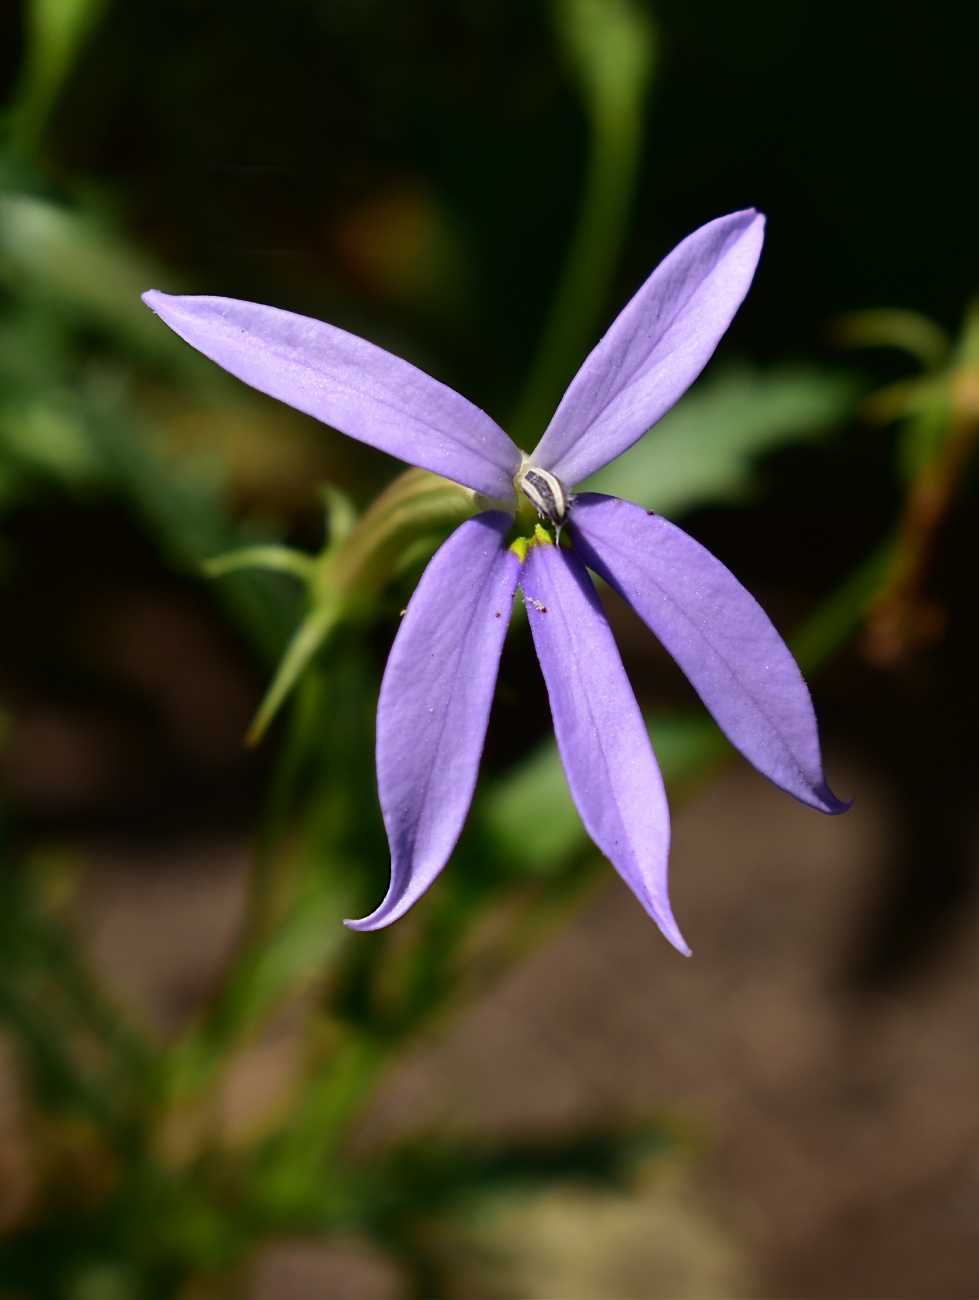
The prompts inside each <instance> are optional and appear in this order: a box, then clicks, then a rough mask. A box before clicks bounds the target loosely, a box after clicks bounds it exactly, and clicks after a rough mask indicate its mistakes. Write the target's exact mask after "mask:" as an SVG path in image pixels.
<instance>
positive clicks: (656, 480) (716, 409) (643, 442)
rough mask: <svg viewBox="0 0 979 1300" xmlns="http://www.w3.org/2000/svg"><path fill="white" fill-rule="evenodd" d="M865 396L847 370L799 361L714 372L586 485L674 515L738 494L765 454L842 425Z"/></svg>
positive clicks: (584, 487)
mask: <svg viewBox="0 0 979 1300" xmlns="http://www.w3.org/2000/svg"><path fill="white" fill-rule="evenodd" d="M859 395H860V389H859V387H858V384H857V382H856V381H855V380H854V379H853V378H851V377H850V376H848V375H841V374H835V373H831V372H826V371H819V370H814V369H803V368H801V367H800V368H791V369H790V368H785V369H776V370H767V371H766V370H759V369H739V370H731V371H727V372H725V373H722V374H719V375H716V376H712V377H711V378H710V379H707V380H706V381H704V382H703V383H701V384H698V385H697V387H696V388H694V389H693V390H692V391H691V392H690V393H688V394H687V395H686V396H685V397H684V398H682V399H681V400H680V401H679V402H678V403H677V405H676V406H674V407H673V409H672V410H671V411H668V412H667V414H666V415H664V416H663V418H662V420H660V422H659V423H658V424H657V425H656V426H655V427H654V428H653V429H651V430H650V431H649V433H647V434H646V436H645V437H644V438H641V439H640V440H639V442H637V443H636V445H635V446H634V447H631V448H630V449H629V450H628V451H627V452H625V453H624V454H623V455H621V456H620V457H619V458H618V459H617V460H615V461H613V463H612V464H611V465H608V466H606V468H605V469H602V470H599V471H598V473H597V474H593V475H592V477H591V478H590V479H588V480H587V482H585V483H583V484H582V485H581V488H582V490H584V491H588V492H607V493H608V494H609V495H610V496H620V497H625V498H626V499H627V500H629V501H635V502H636V504H637V505H641V506H645V507H646V509H647V510H655V511H657V512H658V513H659V514H664V515H668V516H671V517H676V516H678V515H682V514H683V513H684V512H685V511H688V510H693V509H695V508H697V507H699V506H704V505H709V504H712V503H714V502H718V501H731V500H737V499H738V498H739V497H741V496H743V495H744V494H745V493H746V491H747V490H748V489H749V488H750V485H751V471H752V466H753V464H754V462H755V460H756V459H757V458H758V457H759V456H761V455H763V454H764V453H765V452H769V451H773V450H774V449H775V448H776V447H780V446H784V445H786V444H788V443H792V442H803V441H806V440H809V439H813V438H817V437H819V436H821V435H823V434H827V433H829V432H831V431H832V430H833V429H836V428H839V427H840V425H842V424H843V423H844V422H845V421H846V420H847V419H848V418H849V417H850V416H851V415H852V414H853V412H854V410H855V407H856V404H857V400H858V398H859Z"/></svg>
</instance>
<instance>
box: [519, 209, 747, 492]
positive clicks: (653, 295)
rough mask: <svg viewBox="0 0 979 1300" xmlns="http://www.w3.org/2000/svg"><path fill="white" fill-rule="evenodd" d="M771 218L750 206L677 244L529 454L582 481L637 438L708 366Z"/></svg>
mask: <svg viewBox="0 0 979 1300" xmlns="http://www.w3.org/2000/svg"><path fill="white" fill-rule="evenodd" d="M764 235H765V218H764V217H763V216H761V215H760V214H759V213H757V212H755V210H754V208H748V209H747V210H746V211H744V212H733V213H731V215H730V216H727V217H718V219H717V220H716V221H711V222H708V224H707V225H706V226H701V227H700V229H699V230H695V231H694V232H693V234H692V235H688V236H687V238H686V239H685V240H684V241H683V242H682V243H681V244H678V245H677V247H676V248H674V250H673V252H672V253H670V254H669V256H667V257H666V258H664V260H663V261H662V262H660V264H659V266H658V267H657V268H656V270H655V271H654V272H653V273H652V275H651V276H650V277H649V279H648V280H647V281H646V283H645V284H644V285H643V286H642V288H641V289H640V290H639V292H638V293H637V294H636V295H635V297H634V298H633V299H632V301H631V302H629V303H628V304H627V305H626V307H625V308H623V310H622V311H621V312H620V313H619V315H618V317H617V318H616V319H615V321H613V323H612V325H611V327H610V328H609V331H608V333H607V334H606V335H605V337H604V338H603V339H602V340H601V341H600V342H599V344H598V345H597V347H596V348H595V349H594V350H593V351H592V353H591V355H590V356H589V357H588V358H587V359H586V360H585V363H584V365H583V366H582V367H581V369H580V370H579V371H578V373H577V375H575V377H574V379H573V380H572V381H571V385H570V387H569V388H568V391H567V392H566V393H565V394H564V397H563V398H562V399H561V404H560V406H559V407H558V408H557V410H556V411H555V413H554V418H553V419H552V420H551V423H550V425H549V426H548V428H547V432H546V433H545V434H544V437H543V438H542V439H541V441H540V443H539V444H538V446H537V448H536V450H535V451H534V452H533V454H532V455H531V457H530V459H531V461H532V462H533V464H535V465H540V466H542V467H543V468H544V469H549V470H550V471H551V473H552V474H556V475H557V476H558V478H560V479H562V480H563V481H564V482H565V483H567V484H569V485H571V486H573V485H574V484H575V483H580V482H581V481H582V480H583V479H586V478H587V477H588V475H589V474H594V473H595V471H596V470H599V469H601V468H602V466H603V465H607V464H608V463H609V461H611V460H614V459H615V457H616V456H618V455H620V454H621V453H622V452H624V451H625V450H626V448H627V447H631V446H632V444H633V443H634V442H637V441H638V440H639V439H640V438H641V437H642V435H643V434H644V433H645V432H646V430H647V429H650V428H652V426H653V425H654V424H655V423H656V421H657V420H658V419H660V418H661V417H662V416H663V415H665V414H666V412H667V411H668V410H669V409H670V407H671V406H672V405H673V403H674V402H675V401H676V400H677V399H678V398H679V397H681V396H682V395H683V394H684V393H685V392H686V390H687V389H688V388H689V387H690V385H691V384H692V383H693V381H694V380H695V379H696V378H697V376H698V375H699V374H700V372H701V370H703V368H704V366H705V365H706V364H707V362H708V361H709V360H710V358H711V356H712V355H713V352H714V349H715V348H716V347H717V345H718V343H719V342H720V341H721V338H722V337H723V335H724V333H725V332H726V330H727V327H728V326H729V325H730V323H731V321H732V319H733V317H734V313H735V312H736V311H737V310H738V308H739V307H740V306H741V303H742V300H743V299H744V296H745V294H746V293H747V292H748V288H749V286H750V285H751V281H752V278H753V276H754V274H755V267H756V266H757V265H758V258H759V257H760V256H761V246H762V241H763V239H764Z"/></svg>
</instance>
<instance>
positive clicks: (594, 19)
mask: <svg viewBox="0 0 979 1300" xmlns="http://www.w3.org/2000/svg"><path fill="white" fill-rule="evenodd" d="M555 22H556V25H557V28H558V35H559V37H560V39H561V42H562V45H563V46H564V52H565V56H566V58H567V61H568V63H569V65H570V66H571V69H572V71H573V73H574V74H575V76H576V80H577V81H578V84H579V89H580V92H581V95H582V100H583V102H584V106H585V109H586V112H587V114H588V119H589V127H590V132H591V144H590V150H591V152H590V158H589V162H588V171H587V175H586V179H585V187H584V193H583V196H582V202H581V209H580V213H579V216H578V222H577V226H576V227H575V231H574V234H573V235H572V239H571V244H570V247H569V250H568V255H567V259H566V261H565V264H564V269H563V271H562V274H561V278H560V281H559V283H558V288H557V292H556V294H555V297H554V301H553V304H552V306H551V311H550V314H549V316H548V319H547V323H546V325H545V327H544V333H543V337H542V339H541V343H540V347H539V350H538V353H537V357H536V359H535V361H534V363H533V366H532V367H531V371H530V375H529V377H528V379H527V382H526V386H525V388H524V391H523V395H522V397H521V399H520V401H519V403H518V404H517V409H516V412H515V414H514V417H513V419H512V421H511V424H510V430H511V433H512V434H513V437H514V439H515V440H516V442H517V443H518V445H522V446H529V445H531V444H532V443H533V442H536V441H537V439H538V438H539V437H540V435H541V434H542V433H543V431H544V428H545V426H546V424H547V421H548V420H549V419H550V416H551V414H552V412H553V411H554V408H555V407H556V405H557V403H558V402H559V401H560V398H561V395H562V393H563V392H564V390H565V388H566V387H567V385H568V382H569V380H570V379H571V378H572V376H573V375H574V373H575V371H576V370H577V368H578V366H579V365H580V363H581V361H582V360H583V358H584V356H585V353H586V351H587V349H588V347H589V345H590V344H591V343H593V342H594V335H595V332H596V329H597V327H598V325H599V323H600V321H601V319H602V312H603V309H604V307H605V303H606V300H607V298H608V292H609V288H610V286H611V282H612V277H613V275H614V274H615V269H616V266H617V265H618V260H619V254H620V252H621V248H622V243H623V240H624V239H625V235H626V230H627V227H628V221H629V214H630V210H631V207H632V197H633V192H634V190H635V184H636V178H637V175H638V171H639V163H640V159H641V154H642V141H643V109H644V103H645V97H646V91H647V89H648V85H649V80H650V74H651V71H652V62H653V42H654V37H653V28H652V24H651V22H650V19H649V17H648V15H647V14H646V13H645V12H644V11H643V10H642V9H641V8H639V7H637V6H634V5H633V4H631V3H628V0H559V2H558V3H557V4H556V5H555Z"/></svg>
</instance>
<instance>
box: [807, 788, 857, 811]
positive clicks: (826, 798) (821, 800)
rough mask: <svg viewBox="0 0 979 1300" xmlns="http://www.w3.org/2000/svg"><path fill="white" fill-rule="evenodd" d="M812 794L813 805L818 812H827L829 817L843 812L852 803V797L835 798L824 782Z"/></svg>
mask: <svg viewBox="0 0 979 1300" xmlns="http://www.w3.org/2000/svg"><path fill="white" fill-rule="evenodd" d="M813 794H814V795H815V800H814V802H813V807H814V808H818V810H819V811H820V812H824V813H829V815H830V816H831V817H838V816H839V815H840V813H845V812H846V811H847V810H848V809H849V808H851V807H852V805H853V800H852V799H837V797H836V795H835V794H834V793H833V791H832V790H831V789H830V788H829V786H828V785H826V784H825V782H824V783H823V785H821V786H820V787H819V788H818V789H816V790H814V791H813Z"/></svg>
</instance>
